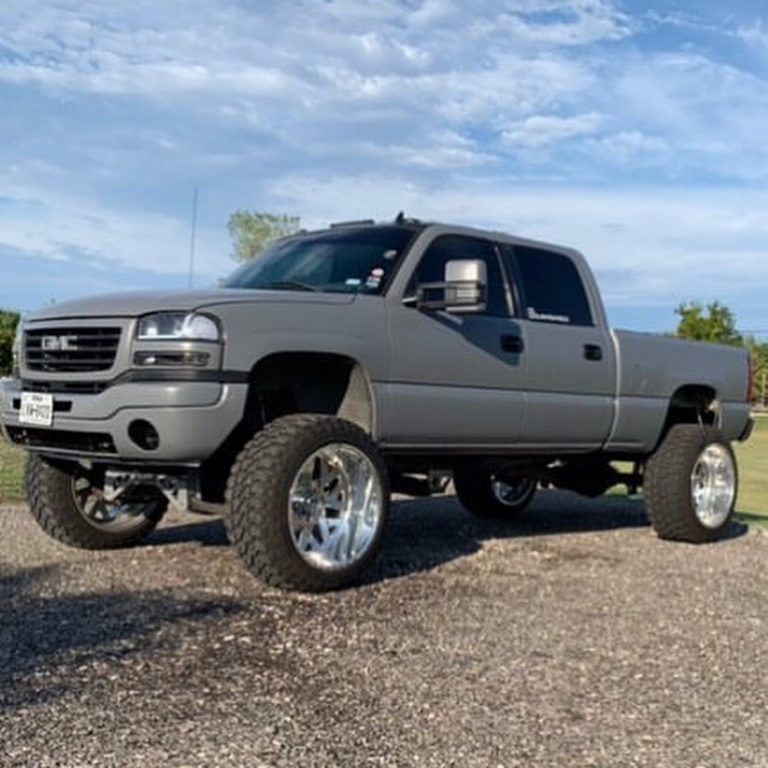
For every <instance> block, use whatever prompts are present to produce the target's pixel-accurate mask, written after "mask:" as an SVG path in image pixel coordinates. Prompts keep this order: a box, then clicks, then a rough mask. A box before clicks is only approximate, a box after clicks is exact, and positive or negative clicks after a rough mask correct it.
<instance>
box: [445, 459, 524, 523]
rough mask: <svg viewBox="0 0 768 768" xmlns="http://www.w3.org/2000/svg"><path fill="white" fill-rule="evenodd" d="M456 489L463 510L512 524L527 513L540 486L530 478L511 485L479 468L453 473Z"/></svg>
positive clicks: (521, 479)
mask: <svg viewBox="0 0 768 768" xmlns="http://www.w3.org/2000/svg"><path fill="white" fill-rule="evenodd" d="M453 485H454V487H455V488H456V496H458V498H459V501H460V502H461V504H462V506H463V507H464V508H465V509H468V510H469V511H470V512H471V513H472V514H473V515H477V516H478V517H486V518H496V519H502V520H504V519H507V520H508V519H512V518H515V517H518V516H519V515H521V514H522V513H523V512H524V511H525V510H526V509H527V507H528V505H529V504H530V503H531V501H532V499H533V497H534V495H535V493H536V486H537V483H536V481H535V480H531V479H530V478H527V477H522V478H519V479H517V480H514V481H509V482H507V481H504V480H501V479H499V478H498V477H496V476H495V475H494V474H492V473H490V472H485V471H483V470H480V469H477V468H461V469H457V470H456V471H455V472H454V473H453Z"/></svg>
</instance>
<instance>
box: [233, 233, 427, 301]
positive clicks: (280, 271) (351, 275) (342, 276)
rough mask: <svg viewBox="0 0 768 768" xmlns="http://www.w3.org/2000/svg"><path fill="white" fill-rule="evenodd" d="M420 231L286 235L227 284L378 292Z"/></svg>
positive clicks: (247, 286)
mask: <svg viewBox="0 0 768 768" xmlns="http://www.w3.org/2000/svg"><path fill="white" fill-rule="evenodd" d="M417 234H418V232H417V231H415V230H413V229H409V228H407V227H399V226H397V227H396V226H392V227H365V228H356V229H349V230H342V229H338V230H330V231H328V232H321V233H319V234H313V235H306V236H299V237H293V238H290V239H289V240H282V241H280V242H277V243H275V244H274V245H272V246H270V247H269V248H268V249H267V250H266V251H264V253H262V254H261V255H259V256H257V257H256V258H255V259H254V260H253V261H249V262H248V263H247V264H244V265H243V266H242V267H240V269H238V270H237V271H236V272H235V273H234V274H233V275H232V276H231V277H230V278H229V279H227V280H226V281H225V282H224V287H225V288H270V289H277V290H298V291H301V290H305V291H328V292H331V293H369V294H378V293H381V292H382V291H383V290H384V287H385V286H386V285H387V282H388V279H389V278H390V277H391V276H392V274H393V272H394V269H395V266H396V265H397V263H398V262H399V260H400V258H401V256H402V255H403V253H404V252H405V251H406V249H407V248H408V246H409V245H410V243H411V241H412V240H413V238H414V237H415V236H416V235H417Z"/></svg>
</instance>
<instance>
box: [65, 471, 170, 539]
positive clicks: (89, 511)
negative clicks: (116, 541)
mask: <svg viewBox="0 0 768 768" xmlns="http://www.w3.org/2000/svg"><path fill="white" fill-rule="evenodd" d="M72 498H73V500H74V502H75V506H76V507H77V511H78V512H79V513H80V514H81V515H82V517H83V518H84V519H85V521H86V522H87V523H89V524H90V525H92V526H93V527H94V528H98V529H99V530H102V531H113V532H116V533H117V532H120V533H126V532H129V531H132V530H133V529H138V528H141V527H142V526H143V525H145V524H146V521H147V517H148V515H149V514H151V513H152V512H153V511H154V510H155V508H156V506H157V504H153V503H152V502H146V501H134V502H131V503H126V502H124V501H114V502H110V501H107V500H106V498H105V497H104V492H103V491H102V490H101V489H100V488H97V487H96V486H94V485H93V484H92V483H91V481H90V480H89V479H88V478H86V477H75V478H72Z"/></svg>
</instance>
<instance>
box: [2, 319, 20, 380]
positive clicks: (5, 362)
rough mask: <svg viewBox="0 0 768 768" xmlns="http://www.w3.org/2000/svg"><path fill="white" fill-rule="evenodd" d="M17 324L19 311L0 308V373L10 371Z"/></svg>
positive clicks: (3, 374)
mask: <svg viewBox="0 0 768 768" xmlns="http://www.w3.org/2000/svg"><path fill="white" fill-rule="evenodd" d="M18 324H19V313H18V312H11V311H9V310H5V309H0V375H1V376H5V375H6V374H8V373H10V372H11V366H12V363H13V337H14V336H15V335H16V326H17V325H18Z"/></svg>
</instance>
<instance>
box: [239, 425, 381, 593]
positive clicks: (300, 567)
mask: <svg viewBox="0 0 768 768" xmlns="http://www.w3.org/2000/svg"><path fill="white" fill-rule="evenodd" d="M228 497H229V507H230V510H229V515H228V517H227V530H228V533H229V537H230V539H231V541H232V543H233V544H234V546H235V549H236V550H237V552H238V554H239V555H240V557H241V558H242V559H243V561H244V562H245V564H246V566H247V567H248V568H249V570H250V571H251V572H252V573H253V574H254V575H255V576H257V577H258V578H260V579H261V580H262V581H265V582H266V583H268V584H271V585H272V586H276V587H280V588H283V589H296V590H304V591H312V592H318V591H323V590H328V589H337V588H340V587H344V586H348V585H349V584H352V583H354V582H355V581H356V580H357V579H358V578H359V576H360V574H361V573H362V572H363V570H364V569H365V568H366V567H367V566H368V565H369V564H370V563H371V561H372V560H373V559H374V557H375V556H376V553H377V552H378V550H379V546H380V544H381V538H382V534H383V532H384V526H385V523H386V519H387V512H388V508H389V483H388V478H387V471H386V467H385V465H384V462H383V460H382V459H381V456H380V455H379V452H378V450H377V448H376V446H375V445H374V443H373V442H372V441H371V439H370V438H369V437H368V435H367V434H366V433H365V432H363V431H362V430H361V429H360V428H359V427H357V426H355V425H354V424H352V423H350V422H348V421H345V420H343V419H338V418H335V417H332V416H318V415H311V414H299V415H292V416H285V417H283V418H280V419H276V420H275V421H273V422H271V423H270V424H269V425H267V427H265V428H264V429H263V430H262V431H261V432H259V433H257V434H256V436H255V437H254V438H253V439H252V440H251V441H250V442H249V443H248V444H247V445H246V446H245V448H244V449H243V451H242V452H241V453H240V456H239V457H238V459H237V461H236V462H235V465H234V467H233V469H232V474H231V476H230V481H229V489H228Z"/></svg>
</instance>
